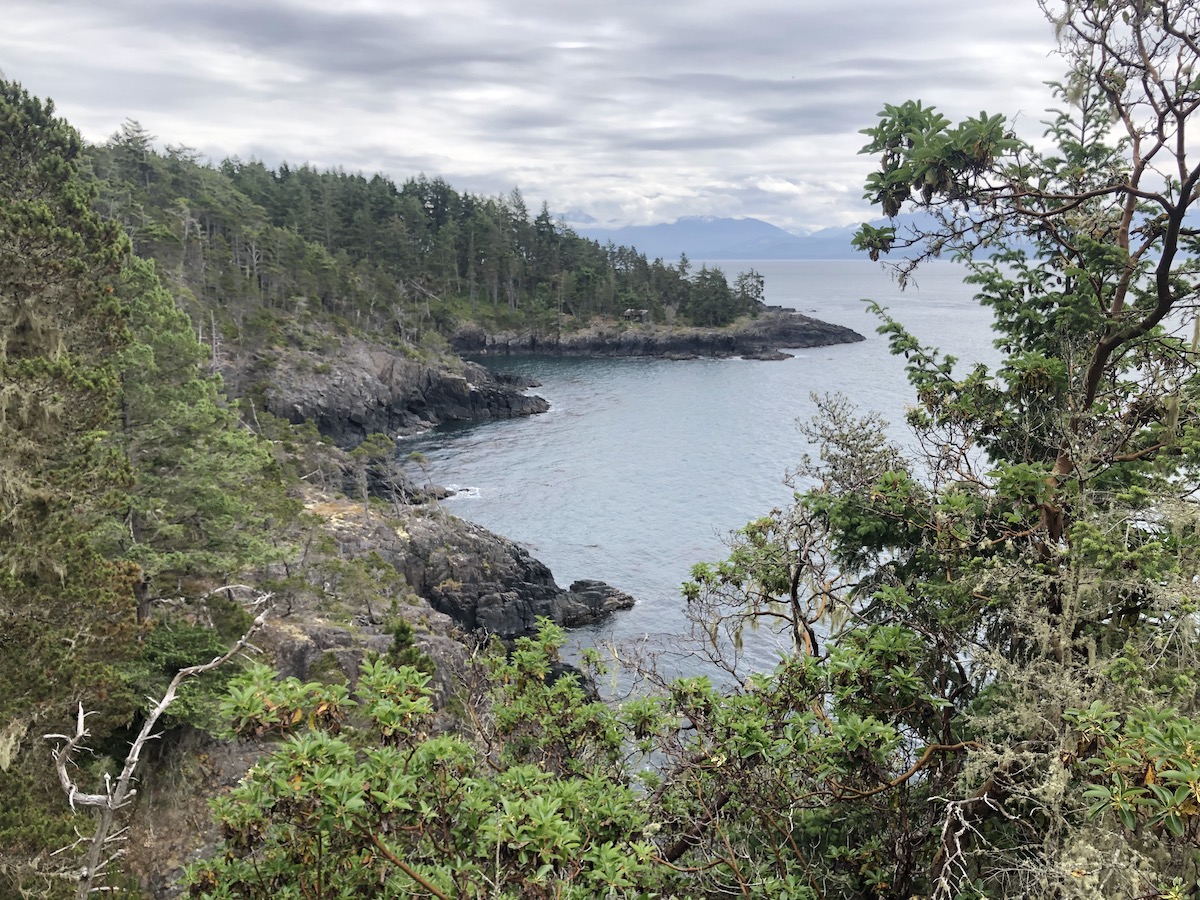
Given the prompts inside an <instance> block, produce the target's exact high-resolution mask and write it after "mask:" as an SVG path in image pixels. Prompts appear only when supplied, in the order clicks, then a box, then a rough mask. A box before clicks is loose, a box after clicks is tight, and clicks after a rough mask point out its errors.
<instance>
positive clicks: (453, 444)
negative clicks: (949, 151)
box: [401, 261, 997, 670]
mask: <svg viewBox="0 0 1200 900" xmlns="http://www.w3.org/2000/svg"><path fill="white" fill-rule="evenodd" d="M697 265H699V264H697ZM720 265H721V267H722V268H723V269H724V270H725V271H726V273H727V274H728V275H729V276H730V278H731V280H732V277H733V276H734V275H735V274H736V273H737V272H739V271H744V270H745V269H748V268H754V269H756V270H757V271H758V272H760V273H761V274H762V275H763V276H764V277H765V280H766V285H765V286H766V299H767V302H768V303H770V304H778V305H783V306H791V307H794V308H796V309H797V310H798V311H800V312H803V313H806V314H808V315H812V316H815V317H817V318H821V319H825V320H826V321H830V322H835V323H837V324H839V325H845V326H848V327H850V328H853V329H855V330H856V331H858V332H859V333H861V334H863V335H864V336H865V337H866V340H865V341H864V342H862V343H858V344H845V345H838V346H832V347H819V348H815V349H808V350H798V351H793V352H794V353H795V357H794V358H792V359H789V360H785V361H777V362H765V361H756V360H742V359H725V360H712V359H699V360H685V361H671V360H657V359H616V360H611V359H606V360H579V359H569V360H564V359H537V358H507V359H490V360H485V364H487V365H489V366H491V367H493V368H496V369H503V370H507V371H515V372H520V373H522V374H525V375H529V376H532V377H533V378H536V379H537V380H538V381H540V382H541V386H540V387H538V388H536V389H534V392H535V393H538V394H540V395H541V396H543V397H545V398H546V399H547V400H549V401H550V404H551V408H550V411H549V412H547V413H545V414H543V415H540V416H534V417H532V418H529V419H518V420H510V421H503V422H492V423H485V424H479V425H472V426H467V427H449V428H442V429H438V430H436V431H434V432H430V433H428V434H425V435H422V436H420V437H417V438H413V439H409V440H408V441H406V442H405V443H404V444H403V445H402V447H401V454H402V455H405V454H407V453H408V452H410V451H412V450H418V451H420V452H421V453H422V454H423V455H424V456H425V458H426V460H427V462H426V463H425V464H424V469H425V473H424V474H422V473H419V472H417V471H416V470H412V474H413V475H414V477H418V478H425V477H428V480H431V481H434V482H437V483H442V484H446V485H448V486H451V487H454V488H456V489H458V490H459V491H460V493H459V494H458V495H456V496H455V497H452V498H450V499H448V500H446V501H443V505H444V507H445V508H446V509H447V510H449V511H450V512H453V513H454V514H456V515H459V516H462V517H463V518H467V519H471V520H473V521H475V522H478V523H480V524H481V525H484V526H485V527H487V528H490V529H492V530H493V531H496V532H498V533H500V534H503V535H506V536H507V537H510V538H512V539H514V540H516V541H519V542H521V543H522V544H523V545H525V546H526V547H527V548H528V549H529V550H530V552H531V553H533V555H534V556H536V557H538V558H539V559H541V560H542V561H543V562H545V563H546V564H547V565H549V566H550V568H551V570H552V571H553V572H554V575H555V578H556V580H557V581H558V583H559V584H561V585H564V586H566V585H568V584H569V583H570V582H571V581H574V580H576V579H579V578H599V579H602V580H604V581H607V582H609V583H610V584H613V585H615V586H617V587H619V588H621V589H623V590H626V591H628V592H629V593H631V594H633V595H634V596H635V597H636V598H637V600H638V602H637V605H636V606H635V607H634V608H633V609H632V610H630V611H628V612H624V613H619V614H617V615H616V616H613V617H612V618H610V619H609V620H608V621H606V622H604V623H602V624H600V625H597V626H595V627H593V628H589V629H583V630H581V633H580V634H579V635H578V636H577V639H578V640H579V641H580V642H581V643H583V644H598V643H604V642H607V641H617V642H629V641H637V642H642V643H646V644H648V645H649V646H650V647H652V648H660V649H662V650H664V651H665V652H666V653H667V654H668V655H677V657H680V658H682V659H683V661H682V662H681V663H680V666H681V667H682V669H684V670H686V669H687V668H688V663H687V662H686V657H687V655H688V654H689V653H690V652H691V647H690V644H689V643H688V642H687V640H686V639H685V638H686V635H687V634H688V632H689V626H688V624H687V622H686V620H685V617H684V608H685V604H684V601H683V599H682V597H681V596H680V592H679V587H680V584H681V583H682V582H683V581H685V580H686V579H687V577H688V574H689V572H690V570H691V567H692V565H693V564H695V563H697V562H700V561H713V560H717V559H720V558H722V557H723V556H724V555H725V552H726V543H725V541H726V537H727V535H728V534H729V533H730V532H731V531H733V530H734V529H736V528H738V527H740V526H741V525H743V524H745V523H746V522H747V521H749V520H751V519H753V518H755V517H757V516H760V515H763V514H765V513H766V512H768V511H770V510H771V509H772V508H773V507H776V506H781V505H784V504H787V503H788V502H789V500H790V497H791V492H790V490H789V488H787V486H786V485H785V484H784V477H785V475H786V473H787V471H788V470H789V469H790V468H792V467H794V466H795V464H796V463H797V462H798V461H799V459H800V458H801V456H802V455H803V454H804V453H805V452H806V451H807V450H808V449H809V448H808V446H807V444H806V442H805V440H804V438H803V436H802V435H801V434H800V432H799V431H798V430H797V428H796V422H797V420H804V419H807V418H809V417H811V415H812V414H813V412H814V407H813V404H812V401H811V400H810V395H811V394H812V393H814V392H815V393H817V394H826V393H833V392H840V393H842V394H844V395H846V396H847V397H849V398H850V399H851V400H852V401H854V402H855V403H856V404H857V405H858V406H859V408H860V409H862V410H864V411H872V412H875V413H878V414H880V415H882V416H883V417H884V418H885V419H887V420H888V421H890V422H892V423H893V427H892V433H893V434H894V436H895V437H896V439H897V440H900V441H903V440H905V434H906V433H905V430H904V427H903V416H904V410H905V407H906V405H908V404H909V403H911V401H912V391H911V389H910V388H909V386H908V384H907V382H906V381H905V379H904V362H903V360H902V359H898V358H896V357H892V356H891V355H890V354H889V353H888V351H887V345H886V341H885V339H884V338H883V337H881V336H880V335H878V334H876V333H875V328H876V327H877V325H878V320H877V319H876V318H875V317H874V316H872V315H870V314H869V313H868V312H867V309H866V304H865V303H864V302H863V298H870V299H873V300H876V301H878V302H879V303H881V305H883V306H885V307H887V308H888V309H889V311H890V313H891V314H892V315H893V316H894V317H895V318H897V319H898V320H900V321H902V322H903V323H904V324H905V325H906V326H907V327H908V328H909V329H910V330H911V331H912V332H913V333H915V334H916V335H917V337H919V338H921V339H922V340H923V341H925V342H927V343H932V344H934V345H936V346H939V347H940V348H942V349H943V350H945V351H946V352H950V353H953V354H954V355H956V356H958V357H959V358H960V360H961V361H962V362H961V364H962V365H967V364H971V363H974V362H977V361H984V362H994V361H995V360H996V358H997V352H996V351H995V350H994V348H993V347H992V345H991V334H990V328H989V326H990V314H989V313H988V311H987V310H984V309H982V308H981V307H979V306H978V305H977V304H976V303H975V302H974V300H973V298H972V289H971V287H970V286H969V285H964V284H963V274H964V272H963V270H962V269H961V268H960V267H958V266H956V265H955V264H952V263H937V264H935V265H932V266H929V267H928V268H926V269H925V270H923V271H922V273H921V275H920V277H919V278H918V279H917V282H916V283H915V284H912V285H910V286H909V287H908V288H907V289H906V290H905V291H903V292H901V291H900V290H899V288H898V287H897V286H896V284H895V283H894V282H893V281H892V280H891V278H890V277H889V276H888V274H887V273H886V272H884V271H883V270H881V268H880V267H879V266H878V265H876V264H873V263H869V262H865V261H863V262H859V261H836V262H834V261H830V262H813V261H781V262H776V261H756V262H746V263H737V262H733V263H730V262H723V263H720ZM782 646H783V642H782V641H777V640H773V639H772V638H771V636H769V635H766V636H764V635H759V636H758V637H756V639H755V642H754V646H753V647H752V648H751V656H752V664H753V665H756V666H758V667H768V666H770V665H772V664H773V662H774V659H775V655H776V653H777V649H778V648H779V647H782Z"/></svg>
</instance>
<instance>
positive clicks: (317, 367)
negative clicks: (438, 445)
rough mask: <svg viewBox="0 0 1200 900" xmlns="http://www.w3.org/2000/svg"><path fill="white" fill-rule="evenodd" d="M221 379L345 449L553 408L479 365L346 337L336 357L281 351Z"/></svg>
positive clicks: (333, 354) (233, 369) (230, 369)
mask: <svg viewBox="0 0 1200 900" xmlns="http://www.w3.org/2000/svg"><path fill="white" fill-rule="evenodd" d="M223 374H224V376H225V380H226V383H227V385H229V387H230V389H231V390H232V391H233V392H235V393H237V394H244V393H247V392H248V391H249V390H251V389H253V390H254V392H255V393H257V394H258V395H260V396H261V397H262V398H263V402H264V403H265V405H266V408H267V410H268V411H269V412H271V413H273V414H275V415H277V416H279V417H281V418H284V419H287V420H289V421H291V422H295V423H299V422H305V421H310V422H313V423H314V424H315V425H316V426H317V428H318V430H319V431H320V432H321V433H322V434H324V435H327V436H328V437H329V438H330V439H331V440H332V441H333V442H334V443H336V444H338V445H339V446H342V447H353V446H355V445H357V444H359V443H360V442H361V441H362V440H363V439H365V438H366V437H367V436H368V435H370V434H373V433H376V432H382V433H384V434H390V435H393V436H394V435H398V434H408V433H412V432H415V431H420V430H423V429H426V428H430V427H432V426H434V425H440V424H442V423H444V422H455V421H477V420H486V419H507V418H513V417H516V416H529V415H534V414H535V413H540V412H545V411H546V410H547V409H549V404H548V403H547V402H546V401H545V400H544V399H542V398H541V397H537V396H533V395H530V394H527V393H525V389H524V387H523V386H521V385H514V384H511V383H508V382H505V381H502V380H500V379H497V378H496V377H494V376H493V375H492V374H491V373H489V372H488V371H487V370H486V369H484V368H483V367H482V366H479V365H476V364H474V363H468V362H462V363H460V364H457V365H455V366H454V367H453V368H447V367H437V366H432V365H429V364H426V363H424V362H420V361H418V360H414V359H409V358H407V357H405V356H403V355H402V354H400V353H398V352H396V351H394V350H391V349H388V348H386V347H384V346H382V345H374V344H369V343H366V342H365V341H362V340H359V339H357V338H343V339H342V340H341V341H340V344H339V346H338V348H337V349H336V350H332V351H331V350H321V351H315V350H300V349H297V348H275V349H274V350H272V351H271V354H270V356H269V357H265V358H260V359H258V360H255V361H242V362H240V363H239V364H236V365H232V364H231V365H230V366H229V367H228V368H227V369H226V370H224V372H223Z"/></svg>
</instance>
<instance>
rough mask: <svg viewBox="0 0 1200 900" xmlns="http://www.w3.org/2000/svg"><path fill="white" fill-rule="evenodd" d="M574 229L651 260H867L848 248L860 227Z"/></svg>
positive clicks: (698, 221)
mask: <svg viewBox="0 0 1200 900" xmlns="http://www.w3.org/2000/svg"><path fill="white" fill-rule="evenodd" d="M572 227H573V228H574V229H575V232H576V233H577V234H579V235H582V236H583V237H586V238H591V239H592V240H595V241H599V242H600V243H601V244H605V243H607V242H609V241H612V242H613V243H614V244H617V245H619V246H620V245H623V246H631V247H636V248H637V249H638V251H639V252H641V253H644V254H645V255H646V258H647V259H655V258H662V259H663V260H664V261H666V262H670V261H672V260H675V259H678V258H679V255H680V254H681V253H686V254H687V255H688V257H689V258H691V259H701V260H709V259H713V260H724V259H860V258H861V259H866V256H865V255H864V254H861V253H857V252H855V251H854V250H853V249H852V248H851V246H850V239H851V238H852V237H853V236H854V232H855V231H856V230H857V228H858V226H857V225H847V226H844V227H842V228H824V229H821V230H820V231H814V232H813V233H811V234H807V235H798V234H792V233H791V232H790V231H784V230H783V229H782V228H778V227H776V226H774V225H772V224H770V223H769V222H764V221H762V220H761V219H748V218H747V219H722V218H715V217H712V216H687V217H685V218H682V219H679V220H678V221H675V222H665V223H663V224H661V225H627V226H625V227H623V228H597V227H595V226H592V225H589V224H587V223H586V222H581V223H579V224H572Z"/></svg>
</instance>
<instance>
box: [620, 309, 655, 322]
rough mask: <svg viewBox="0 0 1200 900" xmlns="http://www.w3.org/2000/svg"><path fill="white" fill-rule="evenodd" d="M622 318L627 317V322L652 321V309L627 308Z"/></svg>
mask: <svg viewBox="0 0 1200 900" xmlns="http://www.w3.org/2000/svg"><path fill="white" fill-rule="evenodd" d="M622 318H623V319H625V321H626V322H641V323H643V324H644V323H646V322H649V321H650V310H648V309H627V310H625V313H624V315H623V316H622Z"/></svg>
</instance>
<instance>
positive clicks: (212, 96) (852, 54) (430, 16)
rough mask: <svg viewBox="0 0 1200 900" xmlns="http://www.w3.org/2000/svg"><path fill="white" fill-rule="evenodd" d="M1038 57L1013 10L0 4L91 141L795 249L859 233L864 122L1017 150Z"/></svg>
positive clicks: (274, 2)
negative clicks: (919, 109) (723, 232)
mask: <svg viewBox="0 0 1200 900" xmlns="http://www.w3.org/2000/svg"><path fill="white" fill-rule="evenodd" d="M1052 49H1053V34H1052V31H1051V28H1050V26H1049V25H1048V24H1047V23H1046V22H1045V21H1044V19H1043V18H1042V16H1041V13H1040V12H1039V11H1038V9H1037V5H1036V3H1035V2H1034V0H890V2H884V0H824V2H816V0H737V2H734V0H720V2H714V0H697V2H687V3H683V2H669V0H608V2H605V3H581V2H579V0H334V2H316V0H205V2H203V3H201V2H192V0H104V2H100V3H97V2H95V0H6V2H5V3H4V26H3V28H2V29H0V70H2V71H3V72H4V74H5V76H6V77H8V78H10V79H14V80H16V81H20V82H22V83H23V84H24V85H25V87H26V88H28V89H29V90H30V91H31V92H33V93H34V94H37V95H39V96H49V97H52V98H53V99H54V101H55V103H56V104H57V106H58V108H59V111H60V112H61V113H62V114H63V115H65V116H66V117H67V118H68V119H69V120H70V121H71V122H72V123H73V124H74V125H75V126H76V127H78V128H79V129H80V130H81V131H82V132H83V134H84V136H85V137H86V138H87V139H89V140H92V141H101V140H104V139H105V138H106V137H108V136H109V135H110V134H112V133H113V132H114V131H116V130H117V128H119V127H120V125H121V123H122V121H124V120H125V119H126V118H132V119H136V120H138V121H139V122H141V123H142V125H144V126H145V127H146V128H147V129H148V130H149V131H150V132H151V133H152V134H155V135H157V136H158V138H159V143H160V144H166V143H170V144H174V145H178V144H183V145H187V146H191V147H194V148H196V149H197V150H199V151H200V152H201V153H202V154H204V155H205V156H208V157H209V158H211V159H212V160H214V161H219V160H221V159H223V158H224V157H226V156H234V155H236V156H240V157H241V158H243V159H247V158H250V157H257V158H259V159H262V160H263V161H264V162H265V163H267V165H269V166H272V167H274V166H277V165H278V164H279V163H280V162H282V161H285V160H286V161H287V162H289V163H293V164H299V163H303V162H308V163H312V164H315V165H317V166H319V167H322V168H324V167H329V166H342V167H344V168H345V169H347V170H349V171H359V170H361V171H364V172H366V173H373V172H376V171H379V172H384V173H386V174H388V175H390V176H391V177H392V178H394V179H395V180H396V181H398V182H400V181H403V180H404V179H406V178H408V177H410V176H413V175H416V174H417V173H418V172H424V173H426V174H427V175H429V176H430V177H433V176H438V175H440V176H442V177H444V178H445V179H446V180H447V181H448V182H450V184H451V185H452V186H453V187H455V188H457V189H459V190H464V191H471V192H474V193H481V194H492V195H494V194H499V193H506V192H508V191H509V190H510V189H512V188H513V187H514V186H519V187H520V188H521V191H522V192H523V194H524V195H525V199H526V202H527V203H528V205H529V206H530V207H531V208H532V209H535V210H536V208H537V207H538V206H540V204H541V203H542V202H543V201H545V202H547V203H548V204H549V205H550V208H551V209H552V210H554V211H556V212H565V211H568V210H571V211H574V210H579V211H583V212H586V213H588V214H590V215H591V216H594V217H595V218H596V219H597V220H599V221H600V222H601V223H604V224H649V223H653V222H662V221H670V220H673V219H675V218H677V217H679V216H684V215H717V216H755V217H757V218H761V219H765V220H767V221H769V222H772V223H774V224H776V225H779V226H781V227H784V228H792V229H801V228H817V227H822V226H824V225H841V224H847V223H849V222H851V221H857V220H860V219H862V218H864V217H868V216H870V215H871V213H870V211H869V210H868V209H867V207H866V206H865V204H864V203H863V201H862V200H861V195H862V187H861V185H862V182H863V178H864V176H865V174H866V172H867V171H868V170H869V168H870V166H871V161H870V160H869V159H868V158H867V157H862V156H858V155H857V150H858V148H859V147H860V146H861V145H862V143H863V137H862V135H860V134H858V133H857V132H858V129H860V128H864V127H867V126H869V125H870V124H872V122H873V121H874V119H875V114H876V112H878V110H879V109H880V108H881V106H882V105H883V103H885V102H892V103H898V102H901V101H903V100H906V99H910V98H911V99H917V98H919V99H921V100H924V101H925V102H926V103H927V104H930V103H931V104H933V105H935V106H937V107H938V108H939V109H940V110H941V111H943V112H944V113H946V114H947V115H949V116H951V117H958V116H962V115H967V114H974V113H977V112H978V111H979V110H981V109H986V110H987V111H988V112H989V113H995V112H1003V113H1005V114H1006V115H1010V116H1014V117H1016V120H1017V125H1018V130H1019V131H1020V132H1021V133H1022V134H1023V135H1024V136H1026V137H1029V138H1034V137H1036V136H1037V135H1038V134H1039V133H1040V131H1041V129H1040V127H1039V126H1038V122H1039V121H1040V120H1041V119H1042V118H1043V115H1044V110H1045V108H1046V107H1047V106H1048V105H1049V103H1050V98H1049V94H1048V91H1047V89H1046V87H1045V85H1044V83H1043V82H1045V81H1046V80H1049V79H1052V78H1055V77H1057V76H1058V75H1059V74H1060V72H1061V63H1060V60H1058V58H1057V57H1055V56H1054V55H1053V54H1052V52H1051V51H1052Z"/></svg>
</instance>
